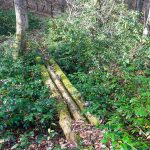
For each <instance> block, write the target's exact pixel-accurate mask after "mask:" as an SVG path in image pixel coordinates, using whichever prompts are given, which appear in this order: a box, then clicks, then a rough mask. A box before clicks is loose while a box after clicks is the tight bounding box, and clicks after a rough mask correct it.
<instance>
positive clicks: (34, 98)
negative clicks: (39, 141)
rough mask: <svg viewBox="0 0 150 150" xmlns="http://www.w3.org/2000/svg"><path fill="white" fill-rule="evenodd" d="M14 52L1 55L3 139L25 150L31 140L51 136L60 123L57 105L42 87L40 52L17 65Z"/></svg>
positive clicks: (0, 131)
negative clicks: (56, 124)
mask: <svg viewBox="0 0 150 150" xmlns="http://www.w3.org/2000/svg"><path fill="white" fill-rule="evenodd" d="M5 50H6V49H5ZM10 51H11V50H10V49H8V52H7V54H6V51H5V52H2V53H0V66H1V67H0V139H3V140H4V141H5V143H4V144H6V143H10V145H11V146H12V144H13V143H16V144H17V145H15V146H16V147H18V148H21V149H24V148H27V147H28V145H29V144H30V138H28V137H30V136H33V137H35V136H37V137H38V136H40V134H48V132H47V129H48V128H49V127H50V124H51V123H53V121H54V120H55V119H56V110H55V101H54V100H53V99H52V98H50V97H49V89H48V88H47V87H45V86H44V85H43V83H42V80H41V74H40V67H39V65H38V64H36V62H35V57H36V52H32V51H30V54H28V55H26V56H24V57H21V58H18V59H17V60H16V61H14V60H13V59H12V56H11V52H10ZM31 133H32V134H33V135H31ZM18 139H19V141H20V142H19V143H18V141H17V140H18Z"/></svg>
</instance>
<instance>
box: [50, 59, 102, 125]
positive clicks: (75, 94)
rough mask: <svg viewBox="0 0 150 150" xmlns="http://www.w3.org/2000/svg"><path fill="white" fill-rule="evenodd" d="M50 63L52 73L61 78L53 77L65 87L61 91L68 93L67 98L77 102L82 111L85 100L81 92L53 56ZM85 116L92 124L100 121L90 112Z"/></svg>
mask: <svg viewBox="0 0 150 150" xmlns="http://www.w3.org/2000/svg"><path fill="white" fill-rule="evenodd" d="M49 64H50V65H51V66H53V68H51V69H52V70H51V72H52V75H53V76H56V75H58V77H59V79H58V78H57V77H55V78H53V79H54V80H55V81H56V82H59V83H56V84H57V85H58V87H59V88H63V89H64V90H62V89H60V91H61V92H62V93H65V94H64V96H65V97H66V95H67V97H66V98H67V99H68V98H69V99H70V100H71V103H75V104H76V105H77V107H78V108H79V109H80V111H82V110H83V109H84V108H85V102H84V100H83V98H82V96H81V94H80V92H79V91H78V90H77V89H76V88H75V87H74V86H73V85H72V83H71V82H70V81H69V79H68V78H67V76H66V75H65V74H64V72H63V71H62V70H61V68H60V67H59V65H58V64H57V63H56V62H55V61H54V60H53V59H52V58H51V59H49ZM49 71H50V67H49ZM57 80H58V81H57ZM60 84H61V85H60ZM85 116H86V118H87V119H88V121H89V122H90V123H91V124H93V125H97V124H98V123H99V120H98V119H97V118H96V117H95V116H93V115H91V114H90V113H89V112H87V113H86V114H85ZM81 119H82V118H81Z"/></svg>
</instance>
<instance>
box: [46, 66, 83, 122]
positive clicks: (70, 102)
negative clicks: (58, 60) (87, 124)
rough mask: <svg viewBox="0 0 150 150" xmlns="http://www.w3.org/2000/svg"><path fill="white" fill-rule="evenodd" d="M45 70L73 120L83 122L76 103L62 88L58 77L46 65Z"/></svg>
mask: <svg viewBox="0 0 150 150" xmlns="http://www.w3.org/2000/svg"><path fill="white" fill-rule="evenodd" d="M47 69H48V72H49V75H50V77H51V78H52V80H53V82H54V83H55V85H56V86H57V88H58V90H59V91H60V93H61V95H62V97H63V98H64V100H65V101H66V103H67V104H68V107H69V109H70V112H71V113H72V115H73V117H74V119H75V120H76V121H77V120H85V119H84V118H83V116H82V115H81V113H80V110H79V108H78V106H77V105H76V103H75V102H74V101H73V100H72V97H71V96H70V95H69V93H68V91H67V90H66V89H65V87H64V86H63V84H62V82H61V81H60V79H59V77H58V76H57V75H56V74H55V72H54V70H53V68H52V67H51V66H49V65H48V64H47Z"/></svg>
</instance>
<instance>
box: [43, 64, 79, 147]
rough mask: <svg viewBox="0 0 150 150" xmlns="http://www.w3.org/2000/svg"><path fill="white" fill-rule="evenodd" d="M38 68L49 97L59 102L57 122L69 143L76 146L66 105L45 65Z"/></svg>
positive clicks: (71, 121)
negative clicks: (47, 88) (48, 90)
mask: <svg viewBox="0 0 150 150" xmlns="http://www.w3.org/2000/svg"><path fill="white" fill-rule="evenodd" d="M40 68H41V75H42V78H43V81H44V84H45V85H46V86H47V87H49V89H50V93H51V97H52V98H55V99H56V100H57V101H58V102H59V107H58V108H57V111H58V114H59V124H60V126H61V128H62V130H63V132H64V135H65V137H66V139H67V141H68V142H69V143H73V144H74V145H76V146H77V142H76V136H75V134H74V132H73V131H72V123H73V120H72V118H71V116H70V113H69V110H68V108H67V105H66V104H65V103H64V100H63V98H62V97H61V95H60V94H59V92H58V89H57V87H56V86H55V84H54V83H53V81H52V79H51V78H50V77H49V73H48V71H47V69H46V67H45V66H44V65H41V66H40Z"/></svg>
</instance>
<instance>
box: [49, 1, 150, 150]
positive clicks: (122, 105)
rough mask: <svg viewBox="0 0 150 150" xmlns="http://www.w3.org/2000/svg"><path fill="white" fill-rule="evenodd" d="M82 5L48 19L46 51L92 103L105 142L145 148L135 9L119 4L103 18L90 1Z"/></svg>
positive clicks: (144, 68)
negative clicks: (77, 8)
mask: <svg viewBox="0 0 150 150" xmlns="http://www.w3.org/2000/svg"><path fill="white" fill-rule="evenodd" d="M88 6H89V5H88ZM82 7H84V5H82ZM82 10H83V11H82V12H81V13H79V12H78V14H77V13H74V14H77V15H76V16H74V14H73V15H72V16H71V17H70V16H64V18H63V19H62V16H61V18H57V19H55V20H52V21H50V23H49V33H48V36H46V39H47V43H46V44H48V47H49V51H50V54H52V55H53V56H54V57H55V59H56V60H57V62H58V63H59V64H60V65H61V67H62V68H63V69H64V71H66V73H67V74H68V76H69V77H70V80H71V81H72V83H74V85H75V86H76V87H77V88H78V89H79V90H80V92H81V93H82V94H83V95H84V97H85V99H86V100H88V101H90V102H91V103H92V105H91V106H90V107H89V108H87V109H88V111H90V112H91V113H93V114H96V115H97V116H98V117H99V118H100V119H101V122H102V124H103V126H101V127H100V128H107V132H106V139H105V140H104V142H106V141H108V140H111V141H112V144H113V148H114V149H120V148H122V149H124V150H125V149H143V150H146V149H147V148H148V140H149V131H148V129H149V125H150V123H149V117H150V116H149V114H150V107H149V106H150V101H149V100H150V93H149V90H150V88H149V82H150V79H149V70H148V68H149V51H150V43H149V39H144V38H143V37H142V28H143V27H142V25H141V24H140V23H139V21H138V18H137V14H136V13H135V12H133V11H128V10H127V9H126V8H125V7H124V6H123V5H122V4H118V5H115V6H114V8H113V10H112V14H111V15H110V16H109V17H108V18H107V21H106V22H103V21H102V20H101V18H99V15H95V14H97V13H96V12H97V10H95V9H93V7H92V8H91V7H90V6H89V7H87V5H85V7H84V9H82ZM118 12H119V13H118ZM93 14H94V15H93Z"/></svg>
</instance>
